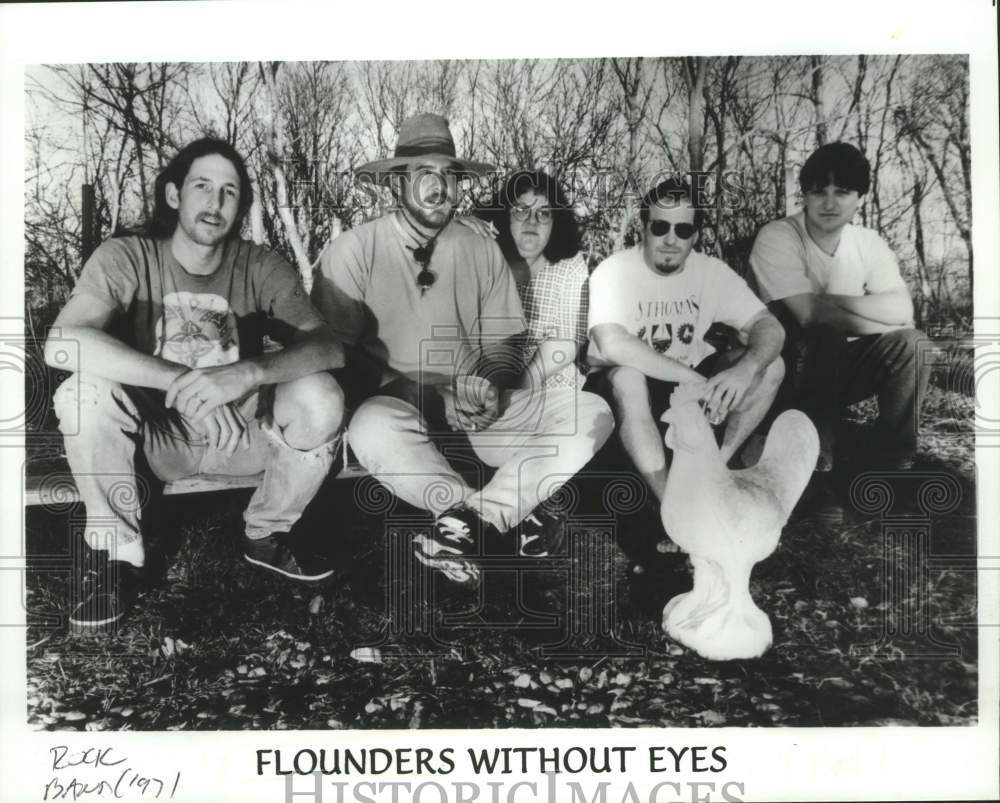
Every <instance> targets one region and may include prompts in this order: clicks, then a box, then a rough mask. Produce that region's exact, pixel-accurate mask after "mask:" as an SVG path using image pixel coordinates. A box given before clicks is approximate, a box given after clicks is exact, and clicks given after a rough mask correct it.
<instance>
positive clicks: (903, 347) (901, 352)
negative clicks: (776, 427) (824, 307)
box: [785, 325, 930, 460]
mask: <svg viewBox="0 0 1000 803" xmlns="http://www.w3.org/2000/svg"><path fill="white" fill-rule="evenodd" d="M786 331H787V338H786V341H785V353H786V355H787V356H786V363H787V365H788V369H789V387H788V388H787V389H786V390H787V395H786V397H785V401H786V406H799V407H800V408H801V409H802V410H803V412H805V413H806V414H808V415H809V417H810V418H811V419H812V421H813V423H814V424H815V425H816V429H817V431H818V432H819V437H820V450H821V453H822V454H823V455H824V456H826V457H831V456H832V453H833V446H834V439H835V429H836V425H837V422H838V421H839V420H840V416H841V413H842V410H843V408H844V407H845V406H846V405H848V404H853V403H854V402H857V401H861V400H862V399H866V398H868V397H869V396H872V395H876V396H877V397H878V411H879V412H878V419H877V421H876V422H875V429H876V437H877V438H878V441H879V442H878V445H879V447H880V448H881V449H882V450H883V453H884V455H885V457H886V458H887V459H889V460H896V459H903V458H907V457H911V456H912V455H913V453H914V452H915V451H916V448H917V431H918V427H919V422H920V408H921V406H922V404H923V399H924V395H925V393H926V391H927V381H928V379H929V376H930V367H929V366H928V365H921V364H920V361H919V359H918V357H917V343H918V342H919V341H920V340H922V339H923V338H924V337H925V335H924V334H923V333H922V332H920V331H918V330H916V329H896V330H894V331H891V332H886V333H884V334H880V335H865V336H863V337H859V338H856V339H854V340H848V339H847V338H846V337H845V336H844V335H840V334H837V333H835V332H832V331H830V330H829V329H827V328H826V327H812V328H810V329H802V328H801V327H796V326H789V325H786Z"/></svg>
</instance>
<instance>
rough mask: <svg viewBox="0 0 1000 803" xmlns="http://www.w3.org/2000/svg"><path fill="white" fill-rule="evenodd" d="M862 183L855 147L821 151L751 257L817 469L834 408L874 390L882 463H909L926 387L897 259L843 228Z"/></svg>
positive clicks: (862, 165) (864, 167) (837, 145)
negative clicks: (798, 205) (811, 437)
mask: <svg viewBox="0 0 1000 803" xmlns="http://www.w3.org/2000/svg"><path fill="white" fill-rule="evenodd" d="M869 181H870V167H869V164H868V160H867V159H866V158H865V156H864V154H862V153H861V152H860V151H859V150H858V149H857V148H855V147H854V146H852V145H849V144H847V143H844V142H834V143H830V144H828V145H824V146H823V147H821V148H819V149H818V150H817V151H815V152H814V153H813V154H812V155H811V156H810V157H809V159H807V160H806V163H805V165H803V168H802V173H801V175H800V176H799V184H800V187H801V189H802V193H803V196H804V205H803V210H802V211H801V212H799V213H798V214H795V215H791V216H790V217H786V218H783V219H781V220H776V221H773V222H771V223H768V224H767V225H766V226H764V227H763V228H762V229H761V230H760V233H759V234H758V235H757V239H756V241H755V242H754V246H753V250H752V252H751V254H750V264H751V266H752V267H753V272H754V275H755V276H756V279H757V283H758V285H759V288H760V293H761V297H762V298H763V299H764V301H765V302H767V303H768V304H769V305H770V307H771V309H772V311H773V312H775V314H776V315H777V316H778V318H779V319H780V320H781V321H782V323H783V324H784V326H785V329H786V331H787V335H788V339H787V342H786V348H785V360H786V363H788V365H789V380H790V381H789V383H788V384H789V385H790V386H791V390H790V393H791V394H792V395H793V396H794V398H793V399H789V401H791V402H793V403H794V404H795V406H797V407H801V408H802V409H803V410H804V411H805V412H807V413H808V414H809V415H810V417H811V418H812V419H813V422H814V423H815V424H816V428H817V429H818V430H819V433H820V444H821V455H820V464H819V465H818V466H817V468H818V470H821V471H822V470H829V469H830V468H832V465H833V445H834V426H835V423H836V421H837V420H838V418H839V416H840V412H841V410H842V409H843V407H844V406H845V405H847V404H851V403H853V402H855V401H859V400H860V399H864V398H867V397H868V396H871V395H872V394H877V395H878V402H879V417H878V421H877V424H876V429H877V432H878V433H879V435H880V440H879V443H878V447H879V449H880V450H881V451H882V454H883V456H884V458H885V461H884V462H885V465H886V466H887V467H893V468H906V467H908V466H909V465H910V464H911V463H912V457H913V453H914V451H915V449H916V432H917V418H918V415H919V410H920V404H921V400H922V398H923V394H924V391H925V389H926V386H927V369H926V366H920V365H919V364H918V362H919V361H918V360H917V356H916V344H917V342H918V340H919V339H920V338H921V337H923V335H922V333H921V332H919V331H917V330H916V329H914V328H913V304H912V302H911V300H910V293H909V290H908V289H907V287H906V283H905V282H904V281H903V278H902V276H901V275H900V273H899V266H898V265H897V263H896V258H895V256H894V255H893V253H892V251H891V250H890V248H889V246H888V245H887V244H886V242H885V241H884V240H883V239H882V238H881V237H880V236H879V235H878V233H877V232H875V231H873V230H871V229H866V228H862V227H860V226H855V225H853V224H852V223H851V220H852V219H853V217H854V215H855V212H856V211H857V209H858V205H859V203H860V200H861V196H863V195H864V194H865V193H866V192H867V191H868V186H869ZM793 374H794V377H793Z"/></svg>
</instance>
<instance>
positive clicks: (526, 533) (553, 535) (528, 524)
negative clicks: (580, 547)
mask: <svg viewBox="0 0 1000 803" xmlns="http://www.w3.org/2000/svg"><path fill="white" fill-rule="evenodd" d="M565 527H566V520H565V518H563V517H562V516H559V515H556V514H555V513H550V512H548V511H547V510H545V509H544V508H543V507H541V506H540V507H537V508H535V510H534V512H532V513H531V514H529V516H528V517H527V518H526V519H525V520H524V521H522V522H521V523H520V524H519V525H518V526H517V530H516V532H515V536H516V538H517V554H518V555H520V556H521V557H522V558H547V557H549V555H556V554H559V552H560V551H561V550H562V548H563V545H564V543H565V540H566V529H565Z"/></svg>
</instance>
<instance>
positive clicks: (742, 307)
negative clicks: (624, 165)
mask: <svg viewBox="0 0 1000 803" xmlns="http://www.w3.org/2000/svg"><path fill="white" fill-rule="evenodd" d="M640 217H641V220H642V224H643V241H642V243H641V244H640V245H638V246H636V247H635V248H631V249H629V250H626V251H622V252H619V253H617V254H614V255H612V256H610V257H608V258H607V259H606V260H604V262H602V263H601V264H600V265H598V266H597V268H596V269H595V270H594V273H593V274H592V275H591V277H590V310H589V314H588V329H589V332H590V338H591V344H590V352H589V355H588V359H589V360H590V364H591V365H592V366H601V367H603V368H606V369H607V370H604V371H600V372H599V373H595V374H594V375H593V376H592V377H591V382H590V387H592V388H593V389H594V390H598V391H600V390H603V391H604V394H605V395H606V397H608V398H609V400H610V401H611V402H612V404H613V407H614V409H615V412H616V419H617V422H618V427H619V435H620V437H621V441H622V445H623V446H624V448H625V451H626V452H627V453H628V455H629V457H630V458H631V460H632V462H633V463H634V464H635V466H636V468H637V469H638V470H639V473H640V474H642V476H643V478H644V479H645V480H646V482H647V483H648V484H649V487H650V488H651V489H652V491H653V493H655V494H656V496H657V498H662V497H663V492H664V489H665V487H666V479H667V460H666V451H665V449H664V444H663V438H662V437H661V434H660V431H659V428H658V426H657V422H658V421H659V418H660V416H661V415H662V414H663V413H664V412H665V411H666V409H667V407H668V406H669V403H670V402H669V399H670V392H671V391H672V390H673V388H674V387H675V385H676V384H678V383H688V382H690V383H695V384H697V385H699V386H700V387H701V388H702V393H703V398H704V399H705V402H706V408H707V411H706V412H707V413H708V415H709V416H710V418H711V419H712V421H713V423H716V422H717V423H721V422H722V421H725V423H726V428H725V435H724V437H723V441H722V447H721V448H722V453H723V455H724V457H725V458H726V459H727V460H728V459H729V458H730V457H732V455H733V453H734V452H735V451H736V450H737V449H738V448H739V447H740V445H741V444H742V443H743V441H744V440H746V438H747V436H748V435H749V434H750V433H751V432H753V430H754V428H755V427H756V426H757V424H758V423H760V421H761V419H762V418H763V417H764V415H765V414H766V413H767V411H768V408H769V407H770V406H771V402H772V400H773V399H774V396H775V394H776V393H777V391H778V387H779V386H780V384H781V380H782V378H783V376H784V366H783V364H782V361H781V358H780V356H779V354H780V352H781V346H782V343H783V342H784V334H783V332H782V329H781V324H779V323H778V321H777V320H776V319H775V318H774V316H772V315H771V314H770V313H769V312H768V311H767V309H766V308H765V307H764V305H763V304H762V303H761V302H760V300H759V299H758V298H757V297H756V296H755V295H754V294H753V292H751V290H750V288H749V287H747V284H746V282H744V281H743V279H741V278H740V277H739V276H737V275H736V273H734V272H733V271H732V270H731V269H730V268H729V267H728V266H727V265H726V264H725V263H724V262H721V261H720V260H718V259H714V258H713V257H709V256H706V255H704V254H700V253H694V252H693V251H692V249H693V247H694V246H695V244H696V243H697V241H698V233H699V229H700V225H701V222H702V211H701V210H700V209H698V208H696V207H695V206H694V205H693V203H692V195H691V189H690V187H689V186H688V185H687V184H685V183H684V182H682V181H679V180H676V179H670V180H667V181H664V182H663V183H661V184H659V185H657V186H656V187H655V188H654V189H652V190H650V191H649V192H648V193H647V194H646V196H645V197H644V198H643V199H642V204H641V211H640ZM717 322H719V323H725V324H728V325H730V326H732V327H733V328H735V329H737V330H739V332H740V333H741V340H743V341H745V343H746V345H745V346H744V347H742V348H738V349H733V350H731V351H728V352H720V353H717V352H716V351H715V348H714V347H713V346H712V345H710V344H709V343H708V342H706V340H705V334H706V332H707V331H708V329H709V327H711V325H712V324H713V323H717ZM706 377H708V378H707V379H706Z"/></svg>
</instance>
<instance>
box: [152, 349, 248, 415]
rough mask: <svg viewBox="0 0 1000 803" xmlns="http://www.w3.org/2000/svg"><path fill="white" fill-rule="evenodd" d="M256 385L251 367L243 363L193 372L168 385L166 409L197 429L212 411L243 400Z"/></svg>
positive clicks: (198, 369)
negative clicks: (190, 422) (186, 419)
mask: <svg viewBox="0 0 1000 803" xmlns="http://www.w3.org/2000/svg"><path fill="white" fill-rule="evenodd" d="M256 384H257V382H256V375H255V371H254V369H253V366H252V365H251V364H250V363H248V362H245V361H240V362H235V363H232V364H231V365H222V366H219V367H217V368H194V369H192V370H190V371H187V372H185V373H183V374H181V375H180V376H179V377H177V378H176V379H175V380H174V381H173V382H171V383H170V387H168V388H167V398H166V405H167V407H173V408H175V409H176V410H178V411H179V412H180V413H182V414H183V415H185V416H187V417H188V418H189V419H191V421H192V423H194V424H196V425H197V424H200V423H201V421H202V420H203V419H204V418H205V417H206V416H207V415H208V414H209V413H211V412H212V411H213V410H215V409H217V408H218V407H221V406H222V405H224V404H228V403H229V402H232V401H236V400H237V399H240V398H242V397H243V396H245V395H246V394H247V393H249V392H250V391H251V390H253V388H254V387H255V386H256Z"/></svg>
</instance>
